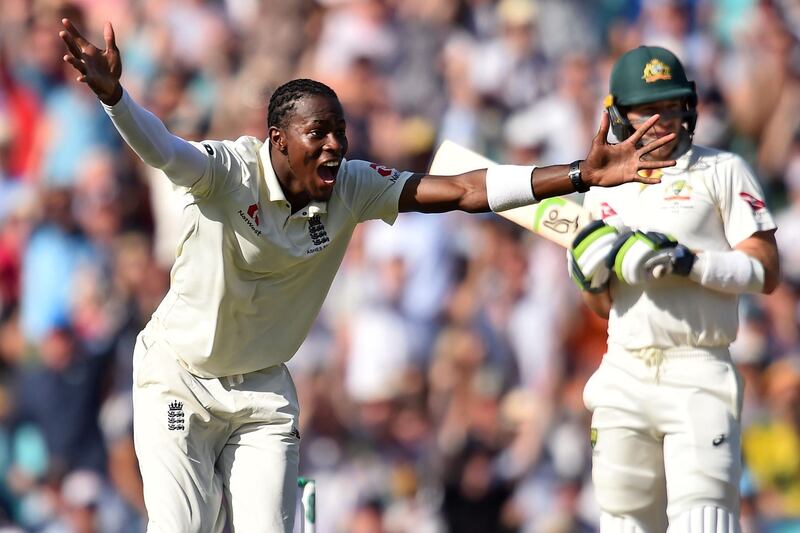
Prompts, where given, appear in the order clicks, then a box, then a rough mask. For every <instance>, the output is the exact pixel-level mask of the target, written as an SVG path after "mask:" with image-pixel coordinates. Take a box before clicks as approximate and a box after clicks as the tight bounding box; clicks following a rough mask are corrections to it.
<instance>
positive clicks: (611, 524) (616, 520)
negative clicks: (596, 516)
mask: <svg viewBox="0 0 800 533" xmlns="http://www.w3.org/2000/svg"><path fill="white" fill-rule="evenodd" d="M600 533H647V529H645V528H644V527H642V524H640V523H639V522H638V521H637V520H635V519H633V518H631V517H628V516H614V515H610V514H608V513H602V514H601V515H600Z"/></svg>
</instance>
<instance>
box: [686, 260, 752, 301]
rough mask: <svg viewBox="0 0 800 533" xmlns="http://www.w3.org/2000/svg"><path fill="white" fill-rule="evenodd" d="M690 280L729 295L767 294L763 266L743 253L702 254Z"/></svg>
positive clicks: (691, 273)
mask: <svg viewBox="0 0 800 533" xmlns="http://www.w3.org/2000/svg"><path fill="white" fill-rule="evenodd" d="M689 277H690V278H691V279H693V280H694V281H696V282H697V283H699V284H700V285H702V286H703V287H708V288H709V289H714V290H715V291H720V292H726V293H730V294H741V293H745V292H748V293H753V294H758V293H760V292H761V291H763V290H764V265H762V264H761V261H759V260H758V259H756V258H754V257H751V256H749V255H747V254H746V253H744V252H742V251H741V250H731V251H729V252H700V253H699V254H697V259H696V260H695V262H694V265H692V270H691V272H689Z"/></svg>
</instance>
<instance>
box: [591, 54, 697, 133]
mask: <svg viewBox="0 0 800 533" xmlns="http://www.w3.org/2000/svg"><path fill="white" fill-rule="evenodd" d="M674 99H682V100H684V101H685V103H686V111H685V114H684V117H683V119H684V122H685V123H686V126H687V130H688V131H689V134H690V135H691V134H693V133H694V127H695V124H696V123H697V91H696V89H695V85H694V82H693V81H689V80H688V79H687V78H686V71H685V70H684V68H683V65H682V64H681V62H680V60H678V58H677V57H675V54H673V53H672V52H670V51H669V50H667V49H665V48H661V47H659V46H640V47H639V48H634V49H633V50H629V51H627V52H625V54H623V55H622V56H621V57H620V58H619V59H618V60H617V62H616V63H615V64H614V68H613V69H612V70H611V80H610V83H609V95H608V96H606V99H605V102H604V105H605V107H606V109H607V110H608V113H609V116H610V118H611V128H612V130H613V131H614V135H615V136H616V137H617V138H618V139H619V140H620V141H622V140H624V139H627V138H628V136H630V135H631V134H632V133H633V128H632V126H631V124H630V122H629V121H628V119H627V117H626V116H625V110H626V108H629V107H632V106H637V105H641V104H648V103H651V102H658V101H661V100H674Z"/></svg>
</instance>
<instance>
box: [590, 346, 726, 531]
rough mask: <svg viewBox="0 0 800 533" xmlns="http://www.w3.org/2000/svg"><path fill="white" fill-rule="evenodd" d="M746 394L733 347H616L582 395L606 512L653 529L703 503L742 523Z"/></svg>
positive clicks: (594, 468)
mask: <svg viewBox="0 0 800 533" xmlns="http://www.w3.org/2000/svg"><path fill="white" fill-rule="evenodd" d="M741 392H742V380H741V377H740V375H739V373H738V372H737V371H736V367H735V366H734V365H733V363H732V362H731V359H730V355H729V353H728V350H727V349H698V348H675V349H669V350H663V351H662V350H657V349H650V350H647V351H640V352H636V353H631V352H627V351H625V350H623V349H621V348H615V347H613V346H611V347H609V351H608V353H607V354H606V355H605V356H604V357H603V362H602V363H601V364H600V367H599V368H598V369H597V371H596V372H595V373H594V374H593V375H592V376H591V378H589V381H588V382H587V383H586V387H585V389H584V392H583V400H584V403H585V405H586V407H587V408H588V409H589V410H590V411H592V412H593V415H592V441H593V450H592V480H593V482H594V486H595V493H596V497H597V500H598V503H599V504H600V507H601V509H602V510H603V511H604V512H605V513H607V514H608V515H612V516H619V517H627V518H629V519H630V521H631V523H634V524H637V525H638V527H639V528H640V529H641V530H643V531H645V532H648V533H650V532H659V533H663V532H664V531H666V529H667V520H669V522H670V523H675V522H676V521H677V519H678V517H679V516H680V515H682V514H683V513H684V512H686V511H688V510H690V509H693V508H697V507H702V506H707V507H716V508H720V509H724V510H726V511H728V512H730V513H731V514H732V515H733V517H735V520H738V516H739V492H738V484H739V477H740V472H741V460H740V449H741V435H740V433H741V431H740V423H739V416H740V413H741V398H742V394H741ZM673 529H674V528H673ZM737 529H738V528H737ZM671 531H672V529H671Z"/></svg>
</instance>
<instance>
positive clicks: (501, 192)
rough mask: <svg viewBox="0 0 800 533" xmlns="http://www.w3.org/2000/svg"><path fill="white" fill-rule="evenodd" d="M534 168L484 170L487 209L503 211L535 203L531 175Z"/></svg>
mask: <svg viewBox="0 0 800 533" xmlns="http://www.w3.org/2000/svg"><path fill="white" fill-rule="evenodd" d="M534 168H536V167H528V166H519V165H497V166H493V167H490V168H488V169H487V170H486V198H487V199H488V200H489V208H490V209H491V210H492V211H494V212H497V211H505V210H507V209H514V208H515V207H522V206H523V205H531V204H534V203H536V198H535V197H534V196H533V182H532V179H531V174H532V173H533V169H534Z"/></svg>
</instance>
